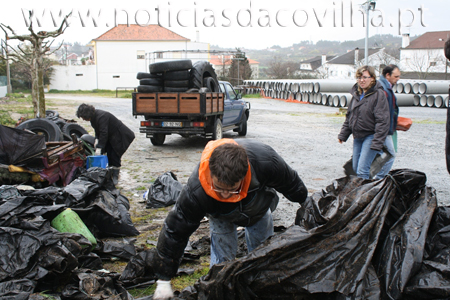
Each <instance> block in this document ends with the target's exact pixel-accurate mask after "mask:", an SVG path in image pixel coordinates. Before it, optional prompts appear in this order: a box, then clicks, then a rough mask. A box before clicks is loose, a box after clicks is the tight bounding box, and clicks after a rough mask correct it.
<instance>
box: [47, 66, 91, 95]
mask: <svg viewBox="0 0 450 300" xmlns="http://www.w3.org/2000/svg"><path fill="white" fill-rule="evenodd" d="M96 67H97V66H96V65H86V66H53V68H54V69H55V71H54V74H53V76H52V78H51V80H50V89H55V90H62V91H74V90H94V89H97V79H96V73H95V70H96Z"/></svg>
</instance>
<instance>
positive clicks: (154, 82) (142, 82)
mask: <svg viewBox="0 0 450 300" xmlns="http://www.w3.org/2000/svg"><path fill="white" fill-rule="evenodd" d="M139 84H140V85H162V84H163V80H162V79H160V78H144V79H141V80H139Z"/></svg>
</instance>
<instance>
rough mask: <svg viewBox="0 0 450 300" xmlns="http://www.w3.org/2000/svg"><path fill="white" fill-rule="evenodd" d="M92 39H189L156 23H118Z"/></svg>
mask: <svg viewBox="0 0 450 300" xmlns="http://www.w3.org/2000/svg"><path fill="white" fill-rule="evenodd" d="M94 41H190V40H189V39H187V38H185V37H182V36H181V35H179V34H176V33H175V32H173V31H171V30H169V29H167V28H164V27H161V26H159V25H156V24H152V25H147V26H139V25H136V24H130V25H129V26H128V25H126V24H119V25H118V26H116V27H114V28H112V29H110V30H108V31H107V32H105V33H104V34H102V35H101V36H99V37H98V38H96V39H94Z"/></svg>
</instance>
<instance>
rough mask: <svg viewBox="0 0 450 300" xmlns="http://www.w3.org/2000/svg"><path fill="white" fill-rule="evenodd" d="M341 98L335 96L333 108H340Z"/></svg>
mask: <svg viewBox="0 0 450 300" xmlns="http://www.w3.org/2000/svg"><path fill="white" fill-rule="evenodd" d="M340 98H341V97H340V96H339V95H334V96H333V106H334V107H340V106H339V105H340V103H341V100H340Z"/></svg>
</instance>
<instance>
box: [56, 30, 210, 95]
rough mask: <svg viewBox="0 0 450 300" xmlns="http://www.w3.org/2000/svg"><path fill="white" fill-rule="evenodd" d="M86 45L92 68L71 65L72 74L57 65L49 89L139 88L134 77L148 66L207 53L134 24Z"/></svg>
mask: <svg viewBox="0 0 450 300" xmlns="http://www.w3.org/2000/svg"><path fill="white" fill-rule="evenodd" d="M89 46H91V47H92V48H93V52H94V53H93V56H94V63H95V65H94V66H72V67H73V70H71V71H68V70H67V67H66V68H65V66H56V68H55V69H56V74H55V75H54V76H53V78H52V82H51V84H50V88H51V89H59V90H78V89H81V90H91V89H107V90H115V89H116V88H117V87H130V88H131V87H136V86H138V85H139V82H138V80H137V79H136V74H137V73H138V72H148V71H149V64H150V63H153V62H157V61H166V60H171V59H191V60H192V61H195V60H208V54H207V52H208V50H209V44H208V43H199V42H192V41H191V40H190V39H188V38H185V37H183V36H181V35H179V34H177V33H175V32H173V31H171V30H169V29H167V28H164V27H161V26H159V25H147V26H140V25H135V24H131V25H124V24H120V25H118V26H116V27H114V28H112V29H110V30H108V31H107V32H105V33H104V34H102V35H100V36H99V37H97V38H95V39H93V40H92V41H91V42H90V44H89ZM196 51H198V52H197V53H196ZM75 67H78V68H75ZM59 69H61V70H59ZM93 72H94V73H93ZM92 73H93V74H92ZM68 77H69V78H68Z"/></svg>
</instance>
